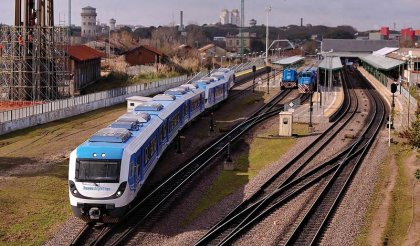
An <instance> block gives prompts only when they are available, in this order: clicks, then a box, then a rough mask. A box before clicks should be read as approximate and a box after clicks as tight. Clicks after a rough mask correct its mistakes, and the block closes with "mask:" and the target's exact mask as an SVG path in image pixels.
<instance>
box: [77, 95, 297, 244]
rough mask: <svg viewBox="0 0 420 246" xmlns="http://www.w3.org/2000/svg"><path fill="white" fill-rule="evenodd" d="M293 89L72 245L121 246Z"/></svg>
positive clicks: (84, 232) (84, 231)
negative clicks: (109, 222) (115, 218)
mask: <svg viewBox="0 0 420 246" xmlns="http://www.w3.org/2000/svg"><path fill="white" fill-rule="evenodd" d="M289 92H290V90H284V91H282V92H280V93H279V94H278V95H277V96H276V97H274V98H273V99H272V100H271V101H270V102H268V103H267V104H266V105H264V106H263V107H262V108H260V109H259V110H258V111H257V112H255V113H254V114H253V115H252V116H251V117H250V118H248V119H247V120H245V121H244V122H242V123H240V124H239V125H238V126H236V127H235V128H234V129H233V130H232V131H231V132H229V133H228V134H226V135H225V136H222V137H221V138H220V139H219V140H218V141H216V142H215V143H214V144H213V145H212V146H210V147H209V148H208V149H207V150H205V151H204V152H203V153H202V154H200V155H199V156H197V157H196V158H195V159H193V160H192V161H191V162H189V163H188V164H187V165H185V166H184V167H183V168H182V169H180V170H179V171H177V172H176V173H175V174H173V175H172V176H171V177H169V178H168V179H167V180H166V181H165V182H164V183H162V184H161V185H160V186H158V187H157V188H156V189H154V190H153V191H151V192H150V193H149V194H148V195H146V196H145V198H143V199H142V200H141V201H140V202H139V203H137V204H136V205H135V206H134V207H133V208H132V209H131V210H130V211H129V212H128V214H127V215H126V216H124V217H123V218H122V219H121V221H120V223H118V224H114V225H109V226H105V227H104V228H102V230H101V231H100V232H97V231H95V232H94V233H92V230H93V226H89V225H87V226H85V228H83V229H82V230H81V232H80V233H79V234H78V235H77V237H76V238H75V239H74V240H73V243H72V245H104V244H107V245H118V244H121V243H124V242H126V240H127V239H129V237H130V235H131V233H132V232H133V231H134V230H135V229H136V228H138V227H139V225H142V224H144V223H145V222H146V220H147V219H149V218H150V217H151V216H152V214H154V213H157V212H159V210H160V209H162V207H164V205H165V202H167V201H168V200H169V199H170V198H173V197H174V196H176V195H177V194H178V193H179V192H180V190H181V188H182V187H184V186H185V185H186V184H188V183H189V182H191V180H192V179H193V178H194V177H196V176H197V174H198V173H199V172H200V171H202V170H203V169H204V168H205V167H207V166H208V165H209V164H210V163H211V162H212V161H213V160H214V159H215V158H216V157H218V156H220V154H223V153H224V152H225V151H226V149H227V147H228V145H229V144H230V143H231V142H233V141H235V140H236V139H238V138H239V137H240V136H241V135H242V134H244V133H245V132H246V131H248V130H250V129H251V128H252V127H253V126H255V125H257V124H258V123H260V122H262V121H264V120H266V119H268V118H270V117H272V116H274V115H276V114H278V112H280V110H281V109H282V107H280V108H275V107H276V106H277V104H278V103H279V102H280V101H281V100H282V99H283V98H285V97H286V96H287V95H288V94H289Z"/></svg>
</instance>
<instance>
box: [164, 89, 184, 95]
mask: <svg viewBox="0 0 420 246" xmlns="http://www.w3.org/2000/svg"><path fill="white" fill-rule="evenodd" d="M185 93H187V88H183V87H176V88H172V89H169V90H167V91H165V94H166V95H172V96H182V95H184V94H185Z"/></svg>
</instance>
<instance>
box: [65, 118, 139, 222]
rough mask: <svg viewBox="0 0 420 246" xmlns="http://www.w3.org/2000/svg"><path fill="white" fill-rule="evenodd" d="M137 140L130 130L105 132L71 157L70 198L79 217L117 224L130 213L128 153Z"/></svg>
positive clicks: (103, 130) (105, 130)
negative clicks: (128, 146)
mask: <svg viewBox="0 0 420 246" xmlns="http://www.w3.org/2000/svg"><path fill="white" fill-rule="evenodd" d="M126 125H128V124H126ZM130 125H133V124H130ZM133 127H136V126H134V125H133ZM133 138H134V137H133V134H132V132H131V131H129V130H127V129H123V128H110V127H109V128H104V129H102V130H100V131H98V132H97V133H95V134H94V135H93V136H92V137H91V138H90V139H89V140H87V141H86V142H85V143H83V144H82V145H81V146H79V147H78V148H77V149H76V150H74V151H73V152H72V153H71V155H70V163H69V193H70V194H69V196H70V204H71V207H72V210H73V213H74V215H75V216H76V217H80V218H82V219H83V220H85V221H86V222H90V221H99V222H105V223H113V222H117V221H118V218H119V217H121V216H122V215H123V214H124V213H125V212H126V210H127V208H128V204H129V202H130V200H131V198H130V192H128V190H129V188H128V182H127V181H128V180H127V175H124V174H125V173H126V172H127V170H126V169H127V168H126V166H127V165H126V163H127V162H130V158H129V157H128V156H127V155H126V154H125V153H124V149H125V148H126V146H127V145H128V143H129V142H131V141H132V140H133Z"/></svg>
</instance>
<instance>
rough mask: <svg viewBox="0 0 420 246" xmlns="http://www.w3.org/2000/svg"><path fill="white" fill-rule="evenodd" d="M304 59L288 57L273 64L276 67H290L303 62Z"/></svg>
mask: <svg viewBox="0 0 420 246" xmlns="http://www.w3.org/2000/svg"><path fill="white" fill-rule="evenodd" d="M303 59H305V58H304V57H302V56H291V57H287V58H284V59H280V60H278V61H275V62H273V64H276V65H282V66H290V65H294V64H296V63H298V62H300V61H303Z"/></svg>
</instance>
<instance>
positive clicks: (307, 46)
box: [303, 40, 318, 55]
mask: <svg viewBox="0 0 420 246" xmlns="http://www.w3.org/2000/svg"><path fill="white" fill-rule="evenodd" d="M316 49H318V43H317V42H316V41H315V40H308V41H306V42H305V43H304V44H303V50H304V51H305V53H309V54H312V55H314V54H316Z"/></svg>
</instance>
